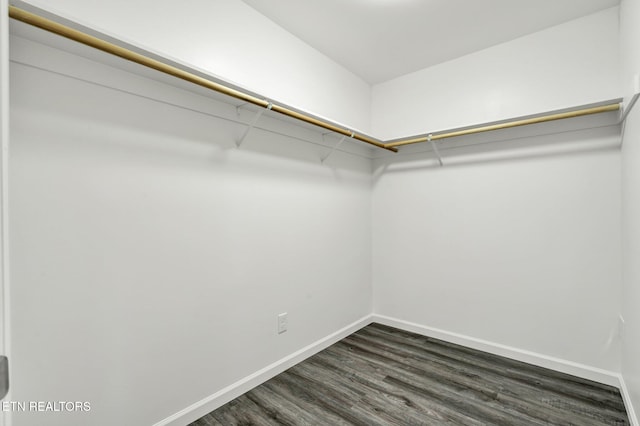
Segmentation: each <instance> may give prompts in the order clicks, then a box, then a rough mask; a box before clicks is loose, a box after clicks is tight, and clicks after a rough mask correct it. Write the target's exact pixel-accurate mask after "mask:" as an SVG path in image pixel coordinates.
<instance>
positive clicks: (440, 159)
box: [427, 133, 444, 167]
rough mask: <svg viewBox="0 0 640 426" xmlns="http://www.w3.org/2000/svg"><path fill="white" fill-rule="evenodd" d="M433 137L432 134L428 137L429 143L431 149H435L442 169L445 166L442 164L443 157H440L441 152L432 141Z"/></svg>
mask: <svg viewBox="0 0 640 426" xmlns="http://www.w3.org/2000/svg"><path fill="white" fill-rule="evenodd" d="M432 136H433V135H432V134H431V133H429V135H428V136H427V141H428V142H429V143H430V144H431V148H433V152H435V154H436V157H438V163H440V167H442V166H443V165H444V164H443V163H442V157H440V151H438V147H437V146H436V143H435V142H434V141H433V140H432V139H431V137H432Z"/></svg>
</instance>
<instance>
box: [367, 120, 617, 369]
mask: <svg viewBox="0 0 640 426" xmlns="http://www.w3.org/2000/svg"><path fill="white" fill-rule="evenodd" d="M517 142H518V133H517V132H515V136H514V138H513V140H512V141H506V142H505V143H507V144H509V143H511V144H516V143H517ZM533 143H534V144H536V143H540V144H545V145H549V146H551V147H553V146H556V145H558V144H567V145H569V146H571V144H574V145H576V148H580V149H575V148H574V149H568V150H567V152H566V153H564V154H558V153H553V154H551V155H547V153H548V152H547V148H545V150H538V151H537V152H536V151H535V150H532V149H531V147H529V148H528V150H527V151H526V155H518V152H517V150H514V152H513V157H512V158H509V159H506V160H505V159H500V158H499V157H498V156H497V155H494V156H491V155H484V156H483V157H480V156H478V155H476V154H466V153H458V154H455V153H452V152H447V158H446V160H445V161H446V165H445V166H444V167H442V168H439V167H434V161H433V160H432V158H433V156H432V155H431V153H427V154H423V155H422V156H421V155H419V154H415V155H414V157H413V158H411V159H410V158H409V157H407V158H404V159H403V158H402V157H400V158H396V159H392V160H385V159H381V160H377V162H376V168H377V171H378V176H377V178H376V181H375V183H374V190H373V212H374V215H373V247H374V249H373V253H374V255H373V265H374V267H373V271H374V273H373V278H374V313H376V314H378V315H383V316H387V317H391V318H396V319H400V320H403V321H407V322H411V323H415V324H417V325H420V326H424V327H429V328H433V329H438V330H441V331H443V332H446V333H454V334H458V335H462V336H467V337H470V338H471V339H476V340H477V339H479V340H483V341H485V342H488V343H490V344H491V345H494V346H493V347H490V348H489V349H495V345H503V346H507V347H510V348H512V349H515V350H516V351H529V352H532V353H534V354H538V355H541V356H542V357H539V358H538V359H536V361H538V362H540V361H544V360H543V359H542V358H544V357H553V358H556V359H559V360H564V361H567V362H568V363H577V364H581V365H583V366H587V367H588V368H587V370H589V368H592V369H593V368H595V369H603V370H607V371H611V372H614V373H615V372H616V371H619V346H618V341H617V340H616V339H615V338H614V335H615V330H616V329H615V327H616V321H617V316H618V312H619V298H620V239H621V236H620V153H619V150H618V149H617V144H618V143H619V133H618V130H617V128H616V127H609V128H603V129H599V130H587V131H578V132H572V133H563V134H556V135H550V136H538V137H536V138H534V140H533ZM583 145H584V146H591V150H584V149H583V148H584V146H583ZM598 147H599V148H598ZM485 150H486V148H485ZM463 154H464V155H463ZM501 154H504V151H501ZM401 160H402V161H401ZM565 364H566V363H565ZM567 365H568V364H567ZM587 370H584V371H587ZM584 371H583V373H584ZM594 371H595V370H594ZM598 374H599V373H598Z"/></svg>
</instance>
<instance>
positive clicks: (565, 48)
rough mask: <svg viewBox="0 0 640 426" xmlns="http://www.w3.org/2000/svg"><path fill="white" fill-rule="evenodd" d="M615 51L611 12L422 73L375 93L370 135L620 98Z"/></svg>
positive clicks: (615, 30)
mask: <svg viewBox="0 0 640 426" xmlns="http://www.w3.org/2000/svg"><path fill="white" fill-rule="evenodd" d="M442 42H446V41H442ZM618 51H619V46H618V8H611V9H607V10H604V11H602V12H598V13H596V14H593V15H590V16H586V17H584V18H581V19H578V20H575V21H571V22H568V23H565V24H562V25H559V26H556V27H552V28H549V29H547V30H544V31H540V32H538V33H534V34H531V35H528V36H525V37H521V38H519V39H516V40H513V41H510V42H507V43H504V44H500V45H497V46H494V47H491V48H488V49H485V50H482V51H479V52H476V53H473V54H470V55H467V56H463V57H461V58H458V59H455V60H452V61H449V62H445V63H443V64H440V65H436V66H433V67H430V68H426V69H423V70H420V71H417V72H415V73H412V74H408V75H406V76H402V77H399V78H397V79H394V80H391V81H388V82H385V83H381V84H378V85H375V86H374V87H373V100H372V122H373V128H372V132H373V134H374V135H376V136H378V137H380V138H383V139H392V138H398V137H403V136H409V135H415V134H421V133H427V132H433V131H438V130H444V129H451V128H456V127H463V126H469V125H472V124H477V123H485V122H492V121H497V120H503V119H506V118H510V117H518V116H523V115H528V114H536V113H541V112H546V111H550V110H555V109H561V108H567V107H572V106H576V105H582V104H588V103H592V102H598V101H603V100H608V99H613V98H617V97H620V96H621V93H620V88H619V84H618Z"/></svg>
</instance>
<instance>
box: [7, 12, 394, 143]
mask: <svg viewBox="0 0 640 426" xmlns="http://www.w3.org/2000/svg"><path fill="white" fill-rule="evenodd" d="M9 16H10V17H11V18H13V19H16V20H18V21H21V22H24V23H26V24H29V25H33V26H35V27H38V28H40V29H43V30H45V31H49V32H51V33H54V34H57V35H59V36H62V37H65V38H68V39H70V40H73V41H76V42H78V43H82V44H85V45H87V46H90V47H93V48H95V49H98V50H101V51H103V52H106V53H109V54H112V55H115V56H118V57H120V58H122V59H126V60H128V61H131V62H135V63H136V64H139V65H143V66H145V67H148V68H151V69H154V70H156V71H160V72H162V73H165V74H168V75H171V76H173V77H176V78H179V79H181V80H184V81H188V82H190V83H193V84H197V85H198V86H201V87H205V88H207V89H210V90H213V91H216V92H219V93H222V94H225V95H227V96H231V97H233V98H236V99H240V100H242V101H245V102H248V103H251V104H254V105H258V106H261V107H263V108H267V107H269V105H271V110H272V111H275V112H278V113H280V114H283V115H286V116H288V117H291V118H295V119H297V120H300V121H303V122H305V123H308V124H312V125H314V126H318V127H321V128H323V129H327V130H330V131H332V132H335V133H338V134H341V135H345V136H348V137H351V135H352V134H353V135H354V136H353V139H357V140H359V141H361V142H365V143H368V144H370V145H373V146H375V147H377V148H382V149H386V150H388V151H393V152H397V151H398V149H397V148H393V147H387V146H385V144H384V143H382V142H380V141H377V140H375V139H374V138H372V137H370V136H367V135H364V134H362V133H355V132H353V131H352V130H349V129H346V128H343V127H341V126H339V125H337V124H334V123H331V122H329V121H325V120H321V119H319V118H316V117H312V116H310V115H307V114H303V113H301V112H298V111H295V110H293V109H291V108H288V107H286V106H283V105H278V104H274V103H271V102H270V101H268V100H266V99H261V98H258V97H256V96H254V95H251V94H249V93H246V92H243V91H241V90H238V89H234V88H232V87H228V86H225V85H224V84H221V83H217V82H215V81H212V80H209V79H207V78H204V77H201V76H198V75H196V74H193V73H191V72H189V71H185V70H183V69H180V68H178V67H175V66H173V65H169V64H166V63H164V62H161V61H158V60H156V59H153V58H150V57H148V56H145V55H142V54H140V53H137V52H134V51H132V50H130V49H127V48H125V47H122V46H118V45H116V44H113V43H111V42H108V41H106V40H102V39H100V38H98V37H95V36H92V35H89V34H86V33H83V32H82V31H79V30H76V29H73V28H71V27H68V26H66V25H63V24H60V23H58V22H55V21H52V20H50V19H47V18H45V17H42V16H39V15H36V14H34V13H31V12H28V11H26V10H23V9H20V8H18V7H15V6H9Z"/></svg>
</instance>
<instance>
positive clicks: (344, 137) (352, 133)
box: [320, 132, 356, 164]
mask: <svg viewBox="0 0 640 426" xmlns="http://www.w3.org/2000/svg"><path fill="white" fill-rule="evenodd" d="M355 135H356V134H355V133H354V132H351V136H349V138H351V139H353V137H354V136H355ZM346 139H347V135H342V138H340V141H338V143H337V144H335V145H334V146H333V148H331V151H329V153H328V154H327V155H325V156H324V158H321V159H320V163H322V164H324V162H325V161H326V160H327V158H329V157H330V156H331V154H333V152H334V151H335V150H336V149H338V147H339V146H340V145H342V142H344V141H345V140H346Z"/></svg>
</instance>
